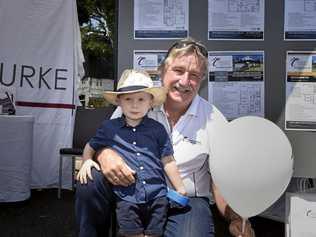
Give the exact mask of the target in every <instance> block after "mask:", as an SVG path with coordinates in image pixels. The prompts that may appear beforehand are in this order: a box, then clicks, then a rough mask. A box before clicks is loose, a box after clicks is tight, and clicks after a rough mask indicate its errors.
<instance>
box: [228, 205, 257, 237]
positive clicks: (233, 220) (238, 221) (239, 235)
mask: <svg viewBox="0 0 316 237" xmlns="http://www.w3.org/2000/svg"><path fill="white" fill-rule="evenodd" d="M224 217H225V218H226V219H227V220H228V221H229V222H230V224H229V232H230V233H231V234H232V235H233V236H234V237H255V236H256V235H255V232H254V230H253V229H252V227H251V224H250V222H249V221H248V220H246V223H245V227H244V228H245V229H244V232H242V218H241V217H240V216H239V215H238V214H237V213H236V212H234V211H233V210H232V209H231V208H230V206H228V205H227V206H226V208H225V215H224Z"/></svg>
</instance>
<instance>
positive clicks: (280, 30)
mask: <svg viewBox="0 0 316 237" xmlns="http://www.w3.org/2000/svg"><path fill="white" fill-rule="evenodd" d="M168 2H172V1H168ZM231 2H236V3H237V2H242V1H231ZM258 2H259V1H258ZM284 4H285V1H275V0H265V1H264V9H265V13H264V39H263V40H208V0H194V1H193V0H191V1H189V8H188V11H189V12H188V16H189V19H188V23H189V29H188V32H189V36H191V37H193V38H195V39H197V40H199V41H201V42H202V43H204V44H205V45H206V46H207V49H208V51H263V52H264V117H265V118H267V119H269V120H271V121H272V122H274V123H275V124H277V125H278V126H279V127H280V128H282V129H283V130H284V131H285V133H286V134H287V136H288V138H289V139H290V142H291V144H292V147H293V151H294V157H295V162H294V176H295V177H310V178H315V177H316V133H315V132H314V131H305V130H285V108H286V70H287V68H286V65H287V63H286V57H287V52H288V51H315V48H316V40H315V41H303V40H291V41H286V40H284ZM234 7H235V6H234ZM117 19H118V45H117V46H118V47H117V75H116V78H119V76H120V74H121V73H122V71H123V70H124V69H126V68H132V67H133V63H134V62H133V59H134V51H135V50H140V51H142V50H149V51H152V50H158V51H165V50H167V49H168V47H169V46H170V45H171V44H172V43H173V42H174V40H175V39H134V1H130V0H119V1H118V18H117ZM200 95H201V96H202V97H204V98H206V99H207V97H208V81H207V80H205V81H203V84H202V87H201V90H200ZM315 103H316V95H315Z"/></svg>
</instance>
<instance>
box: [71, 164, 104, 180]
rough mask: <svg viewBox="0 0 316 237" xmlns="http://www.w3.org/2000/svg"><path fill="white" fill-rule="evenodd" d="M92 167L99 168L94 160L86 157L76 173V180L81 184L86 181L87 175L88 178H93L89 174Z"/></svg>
mask: <svg viewBox="0 0 316 237" xmlns="http://www.w3.org/2000/svg"><path fill="white" fill-rule="evenodd" d="M92 167H94V168H96V169H97V170H100V166H99V165H98V163H96V162H95V161H93V160H91V159H88V160H86V161H84V162H83V164H82V166H81V168H80V170H79V172H78V174H77V180H79V182H80V183H81V184H86V183H88V180H87V177H89V179H90V180H93V177H92V175H91V169H92Z"/></svg>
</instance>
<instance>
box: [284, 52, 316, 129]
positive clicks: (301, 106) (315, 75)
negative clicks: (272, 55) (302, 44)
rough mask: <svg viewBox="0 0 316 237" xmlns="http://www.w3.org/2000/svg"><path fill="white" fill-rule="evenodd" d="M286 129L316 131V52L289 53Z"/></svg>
mask: <svg viewBox="0 0 316 237" xmlns="http://www.w3.org/2000/svg"><path fill="white" fill-rule="evenodd" d="M285 128H286V129H289V130H290V129H292V130H309V131H316V51H315V52H298V51H288V52H287V73H286V106H285Z"/></svg>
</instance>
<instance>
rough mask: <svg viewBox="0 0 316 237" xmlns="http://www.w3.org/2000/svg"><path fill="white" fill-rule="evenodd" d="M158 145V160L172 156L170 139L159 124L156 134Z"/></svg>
mask: <svg viewBox="0 0 316 237" xmlns="http://www.w3.org/2000/svg"><path fill="white" fill-rule="evenodd" d="M157 137H158V141H159V145H160V158H162V157H165V156H170V155H173V147H172V143H171V140H170V137H169V135H168V133H167V131H166V129H165V128H164V126H163V125H161V124H159V133H158V134H157Z"/></svg>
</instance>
